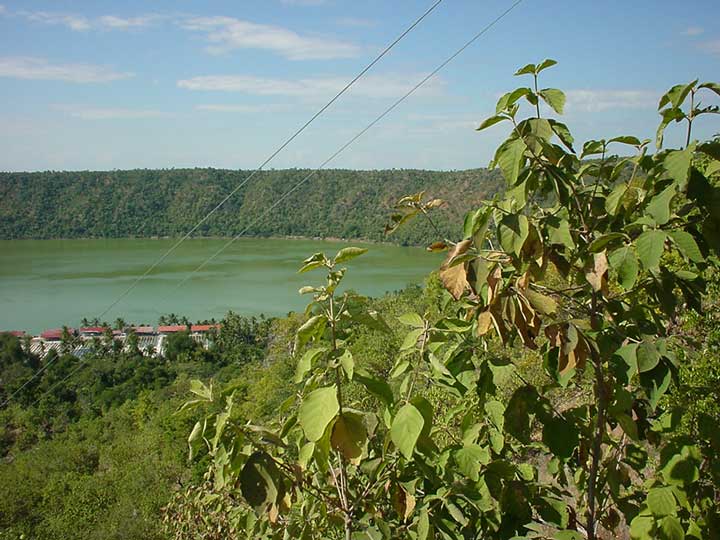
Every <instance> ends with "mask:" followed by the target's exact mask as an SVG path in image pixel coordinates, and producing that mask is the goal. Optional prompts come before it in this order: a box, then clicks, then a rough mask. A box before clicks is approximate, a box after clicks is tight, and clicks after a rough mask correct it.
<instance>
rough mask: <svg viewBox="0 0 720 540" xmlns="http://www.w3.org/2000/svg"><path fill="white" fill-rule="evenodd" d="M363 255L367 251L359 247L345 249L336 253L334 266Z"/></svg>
mask: <svg viewBox="0 0 720 540" xmlns="http://www.w3.org/2000/svg"><path fill="white" fill-rule="evenodd" d="M363 253H367V249H365V248H359V247H346V248H344V249H341V250H340V251H338V252H337V255H335V264H338V263H342V262H346V261H349V260H352V259H354V258H355V257H359V256H360V255H362V254H363Z"/></svg>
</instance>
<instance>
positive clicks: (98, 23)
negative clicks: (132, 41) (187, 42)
mask: <svg viewBox="0 0 720 540" xmlns="http://www.w3.org/2000/svg"><path fill="white" fill-rule="evenodd" d="M0 13H2V10H0ZM17 15H19V16H21V17H24V18H26V19H27V20H29V21H33V22H39V23H43V24H51V25H61V26H65V27H67V28H69V29H70V30H74V31H76V32H84V31H87V30H91V29H109V30H129V29H132V28H140V27H144V26H149V25H150V24H152V23H153V22H155V21H157V20H158V19H161V18H163V17H161V16H159V15H141V16H138V17H117V16H115V15H103V16H101V17H97V18H90V17H86V16H84V15H77V14H73V13H56V12H49V11H25V10H22V11H18V12H17Z"/></svg>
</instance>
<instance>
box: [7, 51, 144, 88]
mask: <svg viewBox="0 0 720 540" xmlns="http://www.w3.org/2000/svg"><path fill="white" fill-rule="evenodd" d="M133 76H134V74H133V73H126V72H119V71H114V70H112V69H110V68H108V67H105V66H98V65H93V64H55V63H51V62H48V61H47V60H46V59H44V58H37V57H30V56H5V57H0V77H6V78H11V79H29V80H43V81H65V82H72V83H103V82H110V81H115V80H118V79H127V78H130V77H133Z"/></svg>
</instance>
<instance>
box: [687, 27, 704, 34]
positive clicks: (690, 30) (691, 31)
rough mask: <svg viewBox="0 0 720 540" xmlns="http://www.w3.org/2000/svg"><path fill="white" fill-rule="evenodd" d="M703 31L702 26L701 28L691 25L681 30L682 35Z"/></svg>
mask: <svg viewBox="0 0 720 540" xmlns="http://www.w3.org/2000/svg"><path fill="white" fill-rule="evenodd" d="M704 32H705V29H704V28H701V27H699V26H691V27H689V28H686V29H685V30H683V33H682V35H683V36H699V35H700V34H703V33H704Z"/></svg>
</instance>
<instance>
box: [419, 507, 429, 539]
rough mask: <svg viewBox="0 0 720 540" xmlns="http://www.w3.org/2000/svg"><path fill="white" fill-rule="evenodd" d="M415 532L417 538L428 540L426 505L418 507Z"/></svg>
mask: <svg viewBox="0 0 720 540" xmlns="http://www.w3.org/2000/svg"><path fill="white" fill-rule="evenodd" d="M415 532H416V533H417V540H430V518H429V517H428V511H427V507H422V508H421V509H420V514H419V515H418V519H417V526H416V527H415Z"/></svg>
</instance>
